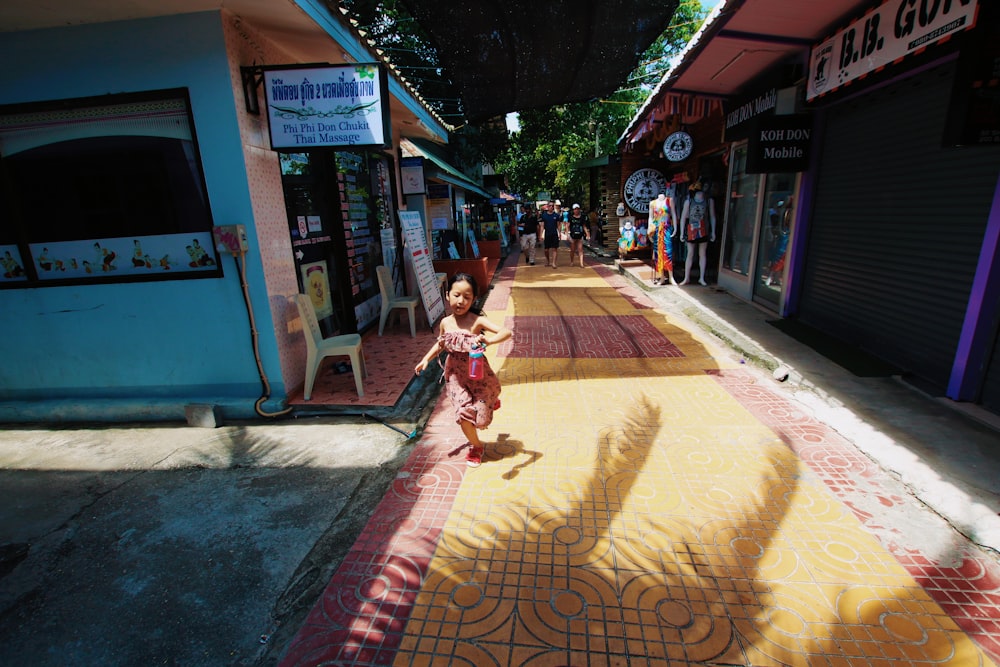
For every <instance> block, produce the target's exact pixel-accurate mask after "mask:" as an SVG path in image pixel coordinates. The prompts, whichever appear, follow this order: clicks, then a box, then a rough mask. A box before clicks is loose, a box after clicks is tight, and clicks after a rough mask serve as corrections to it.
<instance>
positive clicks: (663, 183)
mask: <svg viewBox="0 0 1000 667" xmlns="http://www.w3.org/2000/svg"><path fill="white" fill-rule="evenodd" d="M666 191H667V179H666V178H665V177H664V176H663V174H662V173H661V172H659V171H657V170H656V169H650V168H648V167H645V168H643V169H637V170H636V171H634V172H632V174H631V175H630V176H629V177H628V178H627V179H626V180H625V203H626V204H628V207H629V208H630V209H632V210H633V211H637V212H639V213H648V212H649V202H650V201H651V200H653V199H656V195H658V194H660V193H661V192H666Z"/></svg>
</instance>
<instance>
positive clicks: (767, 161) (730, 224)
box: [719, 86, 813, 314]
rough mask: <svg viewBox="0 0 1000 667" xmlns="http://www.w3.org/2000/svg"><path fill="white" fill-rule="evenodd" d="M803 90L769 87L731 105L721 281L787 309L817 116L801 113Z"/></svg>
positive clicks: (739, 292)
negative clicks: (793, 244) (793, 243)
mask: <svg viewBox="0 0 1000 667" xmlns="http://www.w3.org/2000/svg"><path fill="white" fill-rule="evenodd" d="M802 92H803V91H802V89H801V88H800V87H796V86H790V87H788V88H784V89H779V88H777V87H776V86H772V87H769V88H767V89H765V90H763V91H762V92H759V93H756V94H751V95H750V96H748V97H745V98H742V99H739V100H737V101H735V102H733V103H730V104H727V113H726V139H727V140H728V141H729V142H730V146H729V178H728V187H727V189H726V194H725V201H726V204H725V207H724V210H725V214H724V226H723V233H722V249H721V262H720V267H719V286H720V287H722V288H724V289H726V290H727V291H728V292H730V293H732V294H733V295H734V296H737V297H739V298H741V299H744V300H746V301H754V302H755V303H759V304H761V305H762V306H764V307H765V308H767V309H768V310H771V311H773V312H775V313H780V314H784V312H785V308H786V305H785V295H786V293H785V285H786V284H787V280H788V268H789V266H790V263H789V261H788V260H789V250H790V247H791V240H792V238H793V237H794V231H795V227H796V224H795V221H796V218H797V217H798V216H799V215H800V214H801V213H803V211H802V210H801V208H800V207H799V206H798V205H797V202H798V201H799V189H800V187H801V185H802V178H801V174H802V172H804V171H806V170H807V169H808V167H809V159H810V156H811V154H812V135H813V127H812V124H813V118H812V116H811V115H809V114H805V113H796V111H798V109H799V108H800V107H801V104H800V102H801V99H802Z"/></svg>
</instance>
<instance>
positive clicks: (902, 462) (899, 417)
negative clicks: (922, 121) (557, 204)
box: [616, 262, 1000, 553]
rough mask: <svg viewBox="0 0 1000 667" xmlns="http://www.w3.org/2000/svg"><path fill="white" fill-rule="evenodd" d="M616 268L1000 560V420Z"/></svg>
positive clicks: (723, 305) (738, 305) (750, 316)
mask: <svg viewBox="0 0 1000 667" xmlns="http://www.w3.org/2000/svg"><path fill="white" fill-rule="evenodd" d="M616 265H617V266H618V268H619V271H620V272H621V273H622V274H623V275H626V276H627V277H628V278H629V279H630V280H631V281H632V282H633V283H634V284H636V285H637V286H639V287H641V288H642V289H643V290H645V291H646V293H647V294H648V295H649V296H650V297H651V298H652V299H654V300H655V301H656V302H657V303H659V304H660V305H661V306H662V307H663V309H664V310H665V311H667V312H669V313H671V314H672V315H682V316H684V317H685V318H687V319H688V320H690V321H692V322H693V323H695V324H697V325H698V326H699V327H701V328H702V329H704V330H705V331H708V332H709V333H711V334H713V335H714V336H715V337H717V338H718V339H719V340H720V341H721V342H722V343H723V344H724V345H726V346H727V347H728V348H730V349H731V350H732V353H733V354H734V355H736V356H738V357H739V358H740V359H741V360H742V361H743V362H745V363H748V364H752V365H756V366H759V367H761V368H765V369H767V370H768V371H772V372H773V371H775V370H777V369H779V368H780V369H782V370H781V371H780V372H779V374H778V375H779V376H781V377H784V376H785V374H786V372H787V380H785V381H784V382H778V381H775V382H774V388H775V389H777V390H781V391H783V392H786V393H788V394H790V395H791V396H792V397H793V398H794V399H795V400H796V401H797V402H799V403H801V404H802V405H804V406H808V407H809V408H810V409H811V410H812V411H813V414H814V416H815V417H816V418H817V419H819V420H821V421H824V422H826V423H828V424H830V425H832V426H833V427H834V428H836V429H837V430H838V431H839V432H840V433H841V434H842V435H843V436H844V437H846V438H847V439H848V440H850V441H851V442H852V443H853V444H854V445H855V446H856V447H857V448H858V449H859V450H860V451H861V452H863V453H864V454H865V455H867V456H868V457H870V458H871V459H872V460H873V461H875V462H877V463H878V464H879V466H881V467H882V468H883V469H885V470H887V471H889V472H891V473H892V474H893V475H895V476H896V477H897V478H898V479H899V480H900V481H901V482H902V483H903V484H904V485H905V486H906V487H907V488H908V489H909V490H910V491H911V492H912V493H913V494H914V495H915V496H916V497H917V498H919V499H920V501H921V502H923V503H925V504H926V505H927V506H928V507H930V508H931V509H932V510H933V511H935V512H937V513H938V514H940V515H941V516H942V517H944V518H945V519H946V520H947V521H948V522H949V523H950V524H951V525H952V526H954V527H955V529H956V530H958V531H959V532H960V533H962V534H963V535H964V536H966V537H967V538H968V539H970V540H971V541H972V542H975V543H976V544H978V545H980V546H982V547H986V548H988V549H991V550H993V551H995V552H998V553H1000V417H997V416H995V415H991V414H990V413H987V412H986V411H984V410H982V409H979V408H976V407H975V406H971V405H969V404H959V403H955V402H953V401H950V400H948V399H945V398H939V397H933V396H930V395H928V394H926V393H924V392H922V391H921V390H919V389H917V388H916V387H914V386H913V385H910V384H908V383H906V382H905V381H904V380H903V379H902V378H900V377H899V376H895V377H859V376H857V375H854V374H852V373H851V372H849V371H847V370H845V369H844V368H843V367H841V366H839V365H838V364H836V363H834V362H833V361H830V360H829V359H827V358H826V357H824V356H823V355H821V354H819V353H817V352H816V351H815V350H813V349H812V348H810V347H808V346H806V345H803V344H802V343H799V342H798V341H796V340H795V339H794V338H792V337H790V336H787V335H785V334H784V333H782V332H781V331H780V330H779V329H777V328H775V327H774V326H772V325H770V324H768V320H774V319H776V316H775V315H773V314H772V313H768V312H766V311H764V310H762V309H760V308H758V307H756V306H754V305H751V304H748V303H746V302H744V301H741V300H739V299H736V298H735V297H732V296H730V295H729V294H727V293H726V292H725V291H723V290H719V289H717V288H716V287H714V286H712V285H709V286H707V287H703V286H700V285H685V286H683V287H678V286H670V285H662V286H660V285H652V284H651V282H650V280H651V278H652V271H651V269H650V267H648V266H647V265H645V264H643V263H642V262H624V263H617V262H616Z"/></svg>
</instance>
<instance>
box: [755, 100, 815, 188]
mask: <svg viewBox="0 0 1000 667" xmlns="http://www.w3.org/2000/svg"><path fill="white" fill-rule="evenodd" d="M812 124H813V123H812V116H811V115H810V114H792V115H787V116H768V117H766V118H760V119H758V121H757V124H756V127H755V128H754V131H753V132H752V133H751V134H750V140H749V142H747V167H746V172H747V173H748V174H772V173H789V172H795V171H805V170H806V169H808V168H809V153H810V146H811V141H812Z"/></svg>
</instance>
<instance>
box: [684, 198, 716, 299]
mask: <svg viewBox="0 0 1000 667" xmlns="http://www.w3.org/2000/svg"><path fill="white" fill-rule="evenodd" d="M705 190H706V188H705V185H704V184H703V183H702V182H701V181H700V180H699V181H698V182H696V183H695V184H694V185H692V186H691V187H690V188H689V195H688V198H687V200H686V201H685V202H684V208H683V209H682V210H681V225H680V238H681V240H684V241H687V259H686V260H685V262H684V280H682V281H681V283H680V284H681V285H687V284H688V283H689V282H690V281H691V266H692V264H693V263H694V251H695V247H696V246H697V249H698V271H699V272H700V276H699V277H698V283H699V284H702V285H707V284H708V283H706V282H705V269H706V263H707V257H708V244H709V242H710V241H711V242H714V241H715V202H713V201H712V200H711V199H710V198H709V196H708V193H707V192H705Z"/></svg>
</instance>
